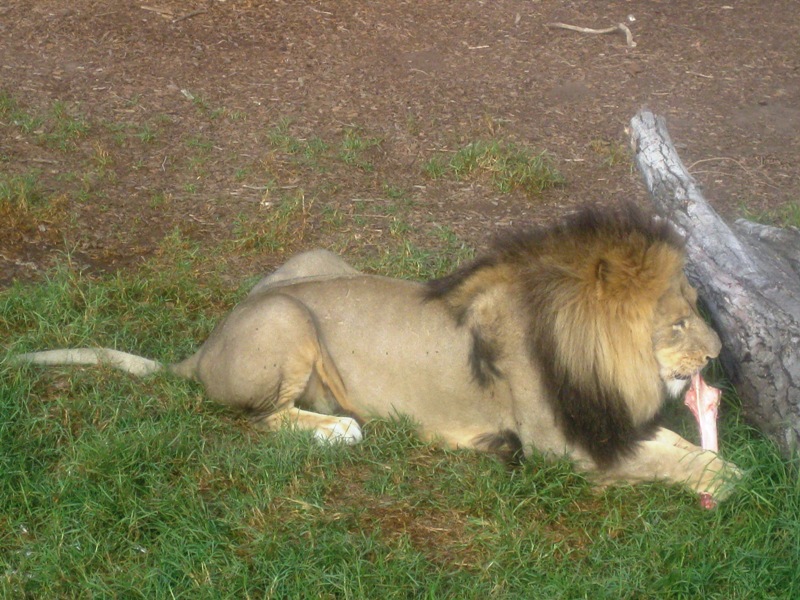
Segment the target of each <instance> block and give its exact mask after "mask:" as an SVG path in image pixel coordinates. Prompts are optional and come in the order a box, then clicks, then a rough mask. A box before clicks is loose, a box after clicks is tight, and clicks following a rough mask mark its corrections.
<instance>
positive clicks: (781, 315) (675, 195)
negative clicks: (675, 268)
mask: <svg viewBox="0 0 800 600" xmlns="http://www.w3.org/2000/svg"><path fill="white" fill-rule="evenodd" d="M630 137H631V145H632V148H633V150H634V155H635V160H636V165H637V167H638V168H639V171H640V172H641V174H642V176H643V178H644V182H645V185H646V186H647V189H648V190H649V191H650V195H651V197H652V199H653V202H654V203H655V205H656V208H657V209H658V211H659V212H660V213H662V214H663V215H664V216H665V217H667V218H668V219H670V220H671V221H672V223H674V225H675V226H676V227H677V228H678V230H679V231H680V232H681V233H682V234H683V235H684V236H685V238H686V249H687V255H688V264H687V276H688V277H689V279H690V280H691V282H692V284H694V285H695V286H696V287H697V288H698V291H699V293H700V296H701V298H702V300H703V303H704V304H705V306H706V307H707V308H708V311H709V313H710V316H711V319H712V321H713V324H714V325H715V327H716V329H717V331H718V332H719V334H720V338H721V339H722V345H723V353H722V355H721V357H720V358H721V361H722V365H723V368H724V369H725V370H726V373H727V374H728V376H729V377H730V379H731V381H732V383H733V385H734V386H735V387H736V389H737V391H738V393H739V396H740V398H741V400H742V411H743V415H744V417H745V418H746V419H747V420H748V421H749V422H751V423H753V424H754V425H755V426H756V427H758V428H759V429H760V430H761V431H762V432H763V433H764V434H765V435H766V436H767V437H769V438H770V439H772V440H773V441H774V442H775V444H777V446H778V448H779V449H780V451H781V453H782V454H783V455H784V456H785V457H787V458H788V457H790V456H791V455H792V453H793V452H794V451H796V449H797V448H798V446H799V445H800V233H798V231H797V230H796V229H794V228H788V229H780V228H776V227H768V226H764V225H758V224H756V223H750V222H747V221H743V220H740V221H737V222H736V223H735V224H734V227H733V228H731V227H729V226H728V225H727V224H726V223H725V222H724V221H723V220H722V219H721V218H720V217H719V215H718V214H717V213H716V212H715V211H714V209H713V208H711V206H710V205H709V204H708V202H707V201H706V200H705V199H704V198H703V194H702V193H701V191H700V188H699V187H698V185H697V183H696V182H695V180H694V178H692V176H691V175H690V174H689V173H688V171H687V170H686V168H685V167H684V165H683V163H682V162H681V160H680V158H679V157H678V153H677V152H676V150H675V147H674V146H673V144H672V141H671V139H670V136H669V133H668V132H667V128H666V124H665V122H664V119H663V118H662V117H660V116H656V115H654V114H653V113H652V112H650V111H648V110H641V111H639V113H637V114H636V116H634V117H633V119H632V120H631V126H630Z"/></svg>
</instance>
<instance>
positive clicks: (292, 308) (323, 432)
mask: <svg viewBox="0 0 800 600" xmlns="http://www.w3.org/2000/svg"><path fill="white" fill-rule="evenodd" d="M276 303H281V304H284V307H283V310H282V311H281V316H282V317H283V320H282V323H283V324H284V325H286V324H287V323H289V322H291V323H292V325H291V326H289V327H288V329H289V331H290V332H291V335H285V333H286V332H279V329H280V327H273V328H271V330H272V336H273V339H272V340H271V342H272V345H273V346H274V347H278V348H284V350H283V361H282V364H281V366H280V369H279V370H280V373H281V375H280V377H279V383H278V386H277V390H276V398H275V402H274V404H272V406H270V407H269V408H268V409H267V410H261V411H259V410H253V411H252V412H251V415H250V420H251V422H252V423H253V426H254V427H256V428H257V429H262V430H263V429H266V430H272V431H274V430H276V429H279V428H281V427H292V428H297V429H304V430H310V431H313V433H314V437H315V438H316V439H317V440H319V441H322V442H342V443H346V444H355V443H358V442H360V441H361V439H362V434H361V427H360V425H359V424H358V422H357V421H356V419H355V418H353V417H351V416H347V415H348V414H352V410H351V405H350V401H349V399H348V397H347V390H346V389H345V385H344V382H343V381H342V378H341V375H340V374H339V370H338V369H337V368H336V364H335V363H334V362H333V358H332V357H331V356H330V354H329V353H328V351H327V349H326V348H325V345H324V343H323V341H322V340H321V339H320V337H319V334H318V331H317V329H316V326H315V324H314V321H313V319H312V318H311V314H310V313H309V312H308V309H306V307H305V306H304V305H302V303H300V302H298V301H296V300H294V299H290V298H287V297H282V298H280V299H276ZM281 333H284V335H281ZM262 406H263V405H262ZM254 408H255V407H254Z"/></svg>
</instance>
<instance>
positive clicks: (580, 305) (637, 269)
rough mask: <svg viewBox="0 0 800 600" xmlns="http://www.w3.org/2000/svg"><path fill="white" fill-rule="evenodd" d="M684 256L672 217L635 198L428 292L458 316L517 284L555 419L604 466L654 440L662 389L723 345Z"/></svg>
mask: <svg viewBox="0 0 800 600" xmlns="http://www.w3.org/2000/svg"><path fill="white" fill-rule="evenodd" d="M684 263H685V253H684V245H683V240H682V239H681V238H680V236H678V234H677V233H676V232H675V230H674V229H673V227H672V226H671V225H670V224H669V223H668V222H667V221H665V220H663V219H659V218H656V217H653V216H652V215H649V214H646V213H644V212H642V211H640V210H638V209H636V208H634V207H632V206H628V207H626V208H625V209H623V210H619V211H607V210H606V211H598V210H588V211H585V212H582V213H580V214H578V215H576V216H574V217H572V218H569V219H567V220H566V221H565V222H564V223H562V224H561V225H559V226H556V227H553V228H548V229H540V230H533V231H525V232H520V233H518V234H516V235H513V236H510V237H508V238H505V239H504V240H502V241H500V242H499V243H498V244H497V245H496V247H495V249H494V251H493V252H491V253H490V254H488V255H486V256H485V257H483V258H481V259H478V260H477V261H475V262H474V263H472V264H471V265H468V266H466V267H464V268H463V269H461V270H460V271H458V272H456V273H454V274H453V275H451V276H449V277H447V278H445V279H442V280H439V281H437V282H432V284H431V287H430V288H429V290H430V294H431V295H432V296H439V297H444V298H445V299H446V300H448V301H449V302H450V304H451V306H452V307H453V309H454V311H455V314H456V316H457V318H459V320H462V321H463V318H464V317H463V315H465V314H468V313H469V310H470V308H469V307H470V303H472V302H475V301H476V299H477V298H478V297H479V296H480V295H481V294H482V293H483V292H485V291H486V288H487V287H488V286H491V285H493V282H497V280H499V279H502V280H505V281H506V284H507V285H509V286H510V288H511V289H514V290H516V294H517V295H518V296H519V298H520V301H521V304H522V306H524V307H525V310H526V312H527V316H526V319H525V322H526V323H527V332H526V335H527V339H528V348H529V354H530V359H531V363H532V366H533V367H534V368H536V369H538V370H540V371H541V373H542V376H543V378H544V381H545V382H546V385H547V388H548V390H550V392H551V393H550V394H549V396H548V401H549V402H550V404H551V407H552V409H553V410H554V412H555V416H556V420H557V423H558V424H559V426H560V427H561V428H562V429H563V431H564V433H565V434H566V436H567V438H568V439H570V440H571V441H572V442H573V443H576V444H579V445H580V446H582V447H584V448H585V449H586V450H587V451H588V452H589V453H590V454H591V455H592V457H593V458H594V460H595V461H596V462H597V463H598V464H599V465H601V466H603V465H606V466H607V465H610V464H612V463H613V462H614V461H615V460H616V459H617V458H618V457H619V456H620V455H622V454H624V453H625V452H628V451H630V450H631V449H633V448H634V447H635V444H636V442H638V441H640V440H643V439H646V438H647V437H649V436H650V434H651V432H652V431H653V430H654V429H655V418H656V416H657V413H658V412H659V409H660V408H661V407H662V405H663V402H664V400H665V398H666V396H667V395H668V394H672V395H675V394H677V393H679V392H680V391H681V389H682V388H683V387H684V386H685V383H686V382H688V380H689V378H690V377H691V375H692V374H693V373H694V372H696V371H698V370H699V369H700V368H702V367H703V366H704V365H705V364H706V362H708V360H709V359H711V358H713V357H715V356H717V354H718V353H719V350H720V341H719V338H718V337H717V335H716V334H715V333H714V331H713V330H712V329H711V328H710V327H708V325H706V324H705V323H704V322H703V320H702V318H701V317H700V315H699V314H698V312H697V306H696V300H697V294H696V292H695V291H694V289H693V288H692V287H691V285H689V282H688V281H687V279H686V276H685V275H684V273H683V268H684ZM491 273H494V274H495V277H492V276H490V274H491ZM511 278H513V281H511V282H509V279H511Z"/></svg>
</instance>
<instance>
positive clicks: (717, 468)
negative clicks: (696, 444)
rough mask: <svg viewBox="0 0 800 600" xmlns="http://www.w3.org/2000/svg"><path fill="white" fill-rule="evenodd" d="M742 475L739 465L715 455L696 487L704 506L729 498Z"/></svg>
mask: <svg viewBox="0 0 800 600" xmlns="http://www.w3.org/2000/svg"><path fill="white" fill-rule="evenodd" d="M742 476H743V473H742V470H741V469H739V467H737V466H736V465H734V464H733V463H729V462H727V461H724V460H722V459H721V458H719V457H718V456H717V457H715V458H714V459H713V460H712V461H711V462H710V463H709V464H708V466H707V467H706V469H705V471H704V472H703V476H702V477H701V479H700V481H699V484H698V485H697V488H696V489H697V492H698V493H699V494H700V497H701V504H702V506H704V507H706V508H710V507H713V506H715V505H716V503H717V502H722V501H723V500H725V499H726V498H728V497H729V496H730V495H731V493H733V491H734V490H735V489H736V483H737V482H738V481H739V480H740V479H741V478H742ZM707 505H709V506H707Z"/></svg>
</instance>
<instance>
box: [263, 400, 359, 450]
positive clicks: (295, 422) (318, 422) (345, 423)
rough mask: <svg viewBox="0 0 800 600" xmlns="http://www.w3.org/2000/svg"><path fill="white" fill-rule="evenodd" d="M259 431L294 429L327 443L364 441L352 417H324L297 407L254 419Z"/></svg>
mask: <svg viewBox="0 0 800 600" xmlns="http://www.w3.org/2000/svg"><path fill="white" fill-rule="evenodd" d="M253 425H254V426H255V427H257V428H259V429H267V430H271V431H274V430H277V429H280V428H282V427H293V428H296V429H303V430H307V431H313V432H314V438H315V439H316V440H318V441H320V442H325V443H344V444H357V443H358V442H360V441H361V439H362V434H361V427H360V426H359V424H358V422H357V421H356V420H355V419H353V418H352V417H341V416H336V415H323V414H320V413H315V412H311V411H307V410H302V409H300V408H297V407H296V406H291V407H289V408H286V409H284V410H281V411H278V412H276V413H272V414H271V415H266V416H264V415H262V416H260V417H255V418H253Z"/></svg>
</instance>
